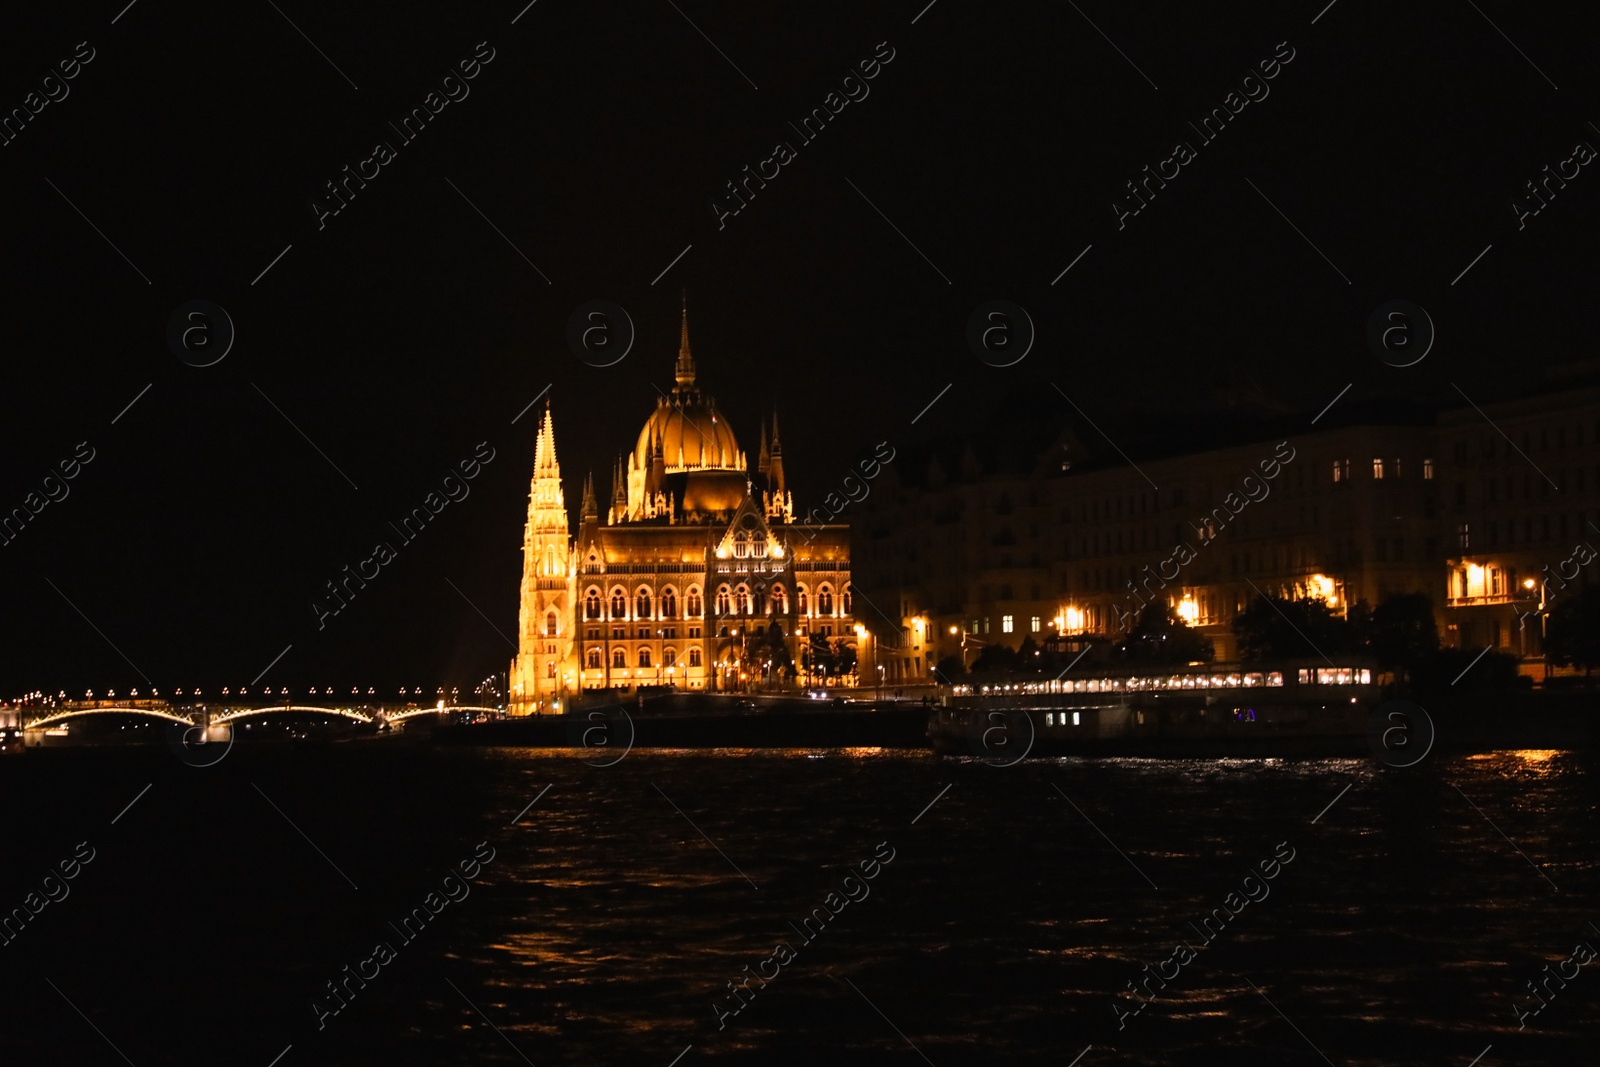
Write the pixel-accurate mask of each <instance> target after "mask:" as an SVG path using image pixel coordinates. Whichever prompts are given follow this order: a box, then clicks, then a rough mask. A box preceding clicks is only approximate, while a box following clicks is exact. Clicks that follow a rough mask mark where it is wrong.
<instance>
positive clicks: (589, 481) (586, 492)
mask: <svg viewBox="0 0 1600 1067" xmlns="http://www.w3.org/2000/svg"><path fill="white" fill-rule="evenodd" d="M583 517H584V519H585V520H588V521H591V522H592V521H593V520H595V519H598V518H599V517H600V505H599V504H598V503H597V502H596V501H595V498H594V471H590V472H589V473H588V474H587V475H585V476H584V479H583Z"/></svg>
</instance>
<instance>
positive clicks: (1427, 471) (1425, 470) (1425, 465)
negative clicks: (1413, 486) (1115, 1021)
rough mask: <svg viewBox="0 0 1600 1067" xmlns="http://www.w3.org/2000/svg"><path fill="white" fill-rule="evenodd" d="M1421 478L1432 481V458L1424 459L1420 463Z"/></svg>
mask: <svg viewBox="0 0 1600 1067" xmlns="http://www.w3.org/2000/svg"><path fill="white" fill-rule="evenodd" d="M1422 477H1423V478H1424V479H1426V480H1427V481H1432V480H1433V460H1432V458H1429V459H1425V460H1423V461H1422Z"/></svg>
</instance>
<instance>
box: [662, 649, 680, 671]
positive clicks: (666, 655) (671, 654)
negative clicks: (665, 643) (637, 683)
mask: <svg viewBox="0 0 1600 1067" xmlns="http://www.w3.org/2000/svg"><path fill="white" fill-rule="evenodd" d="M661 662H662V663H665V664H666V665H667V666H668V667H672V666H676V665H677V662H678V650H677V649H675V648H667V649H663V650H662V651H661Z"/></svg>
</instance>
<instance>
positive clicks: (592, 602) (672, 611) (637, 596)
mask: <svg viewBox="0 0 1600 1067" xmlns="http://www.w3.org/2000/svg"><path fill="white" fill-rule="evenodd" d="M603 606H605V605H602V603H601V599H600V590H599V589H598V588H596V587H594V586H590V588H589V591H588V592H587V593H585V594H584V597H583V617H584V618H586V619H603V618H608V617H609V618H612V619H627V618H634V619H653V618H662V619H676V618H678V593H677V590H675V589H673V588H672V587H671V586H668V587H667V588H665V589H663V590H662V591H661V602H660V604H659V608H660V614H659V615H657V614H656V613H655V612H654V610H653V609H654V608H656V607H657V606H658V605H656V604H655V603H653V598H652V597H651V595H650V590H649V589H647V588H645V587H643V586H641V587H640V588H639V589H638V591H637V592H635V593H634V594H633V605H632V606H633V614H632V615H631V616H630V615H629V614H628V607H629V605H628V594H627V591H626V590H624V589H623V588H622V587H621V586H617V587H616V588H615V589H613V590H611V603H610V605H609V607H610V608H611V614H610V615H609V616H607V615H605V614H604V613H603V612H602V607H603ZM702 610H703V605H702V603H701V601H700V590H699V588H697V587H695V586H690V587H689V592H688V594H687V595H686V596H685V597H684V614H685V616H687V617H688V618H691V619H698V618H699V617H700V613H701V611H702Z"/></svg>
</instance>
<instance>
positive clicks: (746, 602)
mask: <svg viewBox="0 0 1600 1067" xmlns="http://www.w3.org/2000/svg"><path fill="white" fill-rule="evenodd" d="M733 605H734V607H735V608H736V609H737V610H738V613H739V614H740V615H748V614H750V590H749V589H748V588H746V587H745V586H742V585H741V586H740V587H739V588H737V589H735V590H734V591H733Z"/></svg>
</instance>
